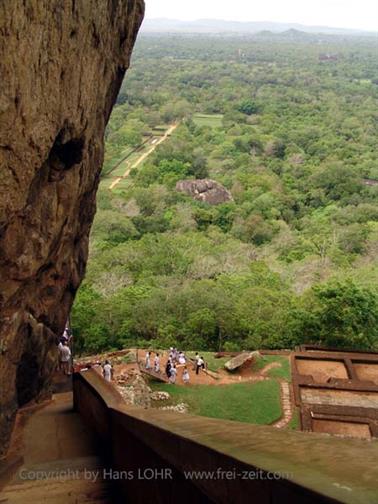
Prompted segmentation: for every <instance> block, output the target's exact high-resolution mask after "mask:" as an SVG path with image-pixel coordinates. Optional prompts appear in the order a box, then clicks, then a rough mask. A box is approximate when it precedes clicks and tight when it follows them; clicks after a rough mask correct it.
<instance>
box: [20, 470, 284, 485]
mask: <svg viewBox="0 0 378 504" xmlns="http://www.w3.org/2000/svg"><path fill="white" fill-rule="evenodd" d="M182 475H183V476H184V478H185V479H186V480H215V481H217V480H226V481H227V480H228V481H232V480H249V481H255V480H261V481H266V480H281V479H291V478H292V476H293V475H292V474H291V473H282V472H266V471H262V470H253V471H251V470H245V471H241V470H239V469H236V468H234V469H223V468H221V467H218V468H217V469H215V470H213V471H182ZM174 477H175V475H174V471H173V469H170V468H163V469H156V468H143V469H138V470H135V471H115V470H113V469H91V470H88V469H84V470H81V471H79V470H71V469H64V470H57V471H34V470H28V469H22V470H21V471H20V472H19V478H20V479H21V480H28V481H36V480H51V479H59V480H67V479H77V480H86V481H92V482H93V483H95V482H96V481H98V480H112V481H117V480H128V481H132V480H144V481H149V480H173V479H174Z"/></svg>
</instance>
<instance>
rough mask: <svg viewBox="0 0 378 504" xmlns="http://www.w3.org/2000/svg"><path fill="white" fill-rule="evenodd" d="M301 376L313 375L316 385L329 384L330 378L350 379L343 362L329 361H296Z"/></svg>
mask: <svg viewBox="0 0 378 504" xmlns="http://www.w3.org/2000/svg"><path fill="white" fill-rule="evenodd" d="M296 365H297V369H298V372H299V374H301V375H311V376H312V377H313V378H314V381H315V382H316V383H327V381H328V379H329V378H345V379H347V378H348V373H347V370H346V368H345V366H344V364H343V363H342V362H337V361H328V360H311V359H296Z"/></svg>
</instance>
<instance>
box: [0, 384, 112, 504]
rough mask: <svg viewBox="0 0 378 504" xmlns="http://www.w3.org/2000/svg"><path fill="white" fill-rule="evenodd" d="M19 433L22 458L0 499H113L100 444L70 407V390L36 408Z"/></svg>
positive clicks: (14, 503)
mask: <svg viewBox="0 0 378 504" xmlns="http://www.w3.org/2000/svg"><path fill="white" fill-rule="evenodd" d="M22 437H23V443H22V445H23V446H22V447H21V455H22V459H23V460H22V459H21V460H22V462H21V464H19V466H18V467H15V468H14V470H13V475H11V476H10V477H8V481H7V482H6V483H5V486H4V488H3V490H2V491H0V503H1V504H19V503H20V504H21V503H22V504H24V503H31V504H33V503H35V504H37V503H38V504H39V503H51V504H60V503H62V504H63V503H64V504H74V503H75V504H76V503H85V504H90V503H96V504H99V503H109V502H112V500H111V498H110V491H109V488H108V487H107V484H106V482H104V481H103V479H102V476H103V465H102V461H101V459H100V458H99V457H98V456H97V454H96V452H97V451H98V445H97V443H96V440H95V439H93V438H92V436H91V434H90V433H89V432H88V429H86V428H85V427H84V425H83V424H82V422H81V419H80V417H79V415H78V414H77V413H75V412H74V411H73V404H72V392H64V393H59V394H56V395H54V397H53V400H52V401H51V402H49V403H47V405H45V406H44V407H42V408H40V409H37V410H36V411H35V412H34V413H33V414H32V415H31V416H30V418H29V419H28V420H27V422H26V425H25V427H24V429H23V433H22ZM3 484H4V482H3ZM0 488H1V486H0Z"/></svg>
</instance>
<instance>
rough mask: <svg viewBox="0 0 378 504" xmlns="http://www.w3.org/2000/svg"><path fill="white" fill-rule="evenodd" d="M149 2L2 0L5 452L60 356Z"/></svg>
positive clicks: (0, 403)
mask: <svg viewBox="0 0 378 504" xmlns="http://www.w3.org/2000/svg"><path fill="white" fill-rule="evenodd" d="M143 12H144V2H143V0H3V1H2V2H0V82H1V86H0V177H1V178H0V452H1V451H2V448H3V451H4V448H5V445H6V440H7V438H8V436H9V432H10V430H11V427H12V421H13V418H14V414H15V411H16V410H17V408H18V407H19V406H20V405H23V404H25V403H26V402H28V401H29V400H30V399H32V398H35V397H38V396H39V395H41V394H43V391H44V390H46V387H47V386H48V384H49V378H50V375H51V372H52V370H53V369H54V366H55V362H56V345H55V341H56V337H57V335H60V334H61V333H62V330H63V328H64V324H65V321H66V319H67V316H68V313H69V310H70V308H71V305H72V302H73V298H74V295H75V292H76V290H77V288H78V287H79V285H80V282H81V280H82V278H83V275H84V271H85V264H86V260H87V253H88V234H89V231H90V227H91V223H92V219H93V216H94V213H95V196H96V189H97V185H98V181H99V174H100V170H101V166H102V162H103V150H104V143H103V136H104V130H105V126H106V123H107V121H108V119H109V115H110V112H111V109H112V106H113V104H114V102H115V100H116V97H117V93H118V91H119V87H120V85H121V82H122V79H123V76H124V73H125V71H126V69H127V67H128V65H129V60H130V54H131V50H132V48H133V45H134V42H135V38H136V35H137V31H138V28H139V26H140V23H141V21H142V18H143Z"/></svg>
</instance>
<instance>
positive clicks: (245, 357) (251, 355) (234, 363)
mask: <svg viewBox="0 0 378 504" xmlns="http://www.w3.org/2000/svg"><path fill="white" fill-rule="evenodd" d="M258 357H261V354H260V352H243V353H241V354H239V355H237V356H236V357H234V358H233V359H231V360H229V361H228V362H226V364H225V365H224V367H225V369H227V371H236V370H237V369H239V368H240V367H242V366H243V365H244V364H246V363H247V362H251V363H252V362H253V360H254V359H256V358H258Z"/></svg>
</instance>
